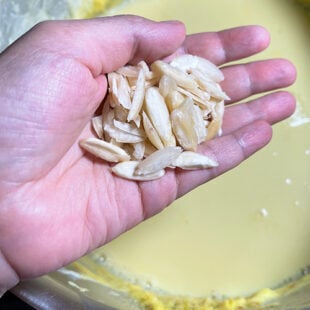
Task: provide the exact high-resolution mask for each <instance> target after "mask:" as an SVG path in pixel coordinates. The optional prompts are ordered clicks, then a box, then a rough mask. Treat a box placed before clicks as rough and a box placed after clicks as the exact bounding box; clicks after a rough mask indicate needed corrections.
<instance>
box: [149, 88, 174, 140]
mask: <svg viewBox="0 0 310 310" xmlns="http://www.w3.org/2000/svg"><path fill="white" fill-rule="evenodd" d="M145 111H146V113H147V115H148V117H149V119H150V120H151V122H152V124H153V126H154V127H155V129H156V131H157V133H158V135H159V137H160V139H161V141H162V143H163V144H164V146H175V145H176V140H175V137H174V135H173V134H172V128H171V123H170V117H169V111H168V108H167V106H166V103H165V100H164V98H163V97H162V95H161V94H160V92H159V90H158V88H157V87H150V88H148V89H147V90H146V93H145Z"/></svg>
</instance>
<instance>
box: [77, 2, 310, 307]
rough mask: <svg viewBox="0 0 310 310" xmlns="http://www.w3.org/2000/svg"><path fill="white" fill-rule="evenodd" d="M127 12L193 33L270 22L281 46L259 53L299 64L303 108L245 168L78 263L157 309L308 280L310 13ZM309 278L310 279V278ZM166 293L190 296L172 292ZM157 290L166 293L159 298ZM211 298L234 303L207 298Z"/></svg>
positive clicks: (249, 6) (230, 8)
mask: <svg viewBox="0 0 310 310" xmlns="http://www.w3.org/2000/svg"><path fill="white" fill-rule="evenodd" d="M119 13H121V14H123V13H131V14H138V15H142V16H145V17H149V18H152V19H156V20H165V19H179V20H182V21H183V22H185V24H186V26H187V30H188V32H189V33H193V32H201V31H208V30H210V31H214V30H220V29H223V28H230V27H235V26H239V25H246V24H260V25H263V26H265V27H266V28H267V29H268V30H269V31H270V32H271V37H272V43H271V47H270V48H269V49H268V51H266V52H264V53H263V54H262V55H259V58H269V57H285V58H289V59H290V60H292V61H293V62H294V63H295V65H296V67H297V71H298V79H297V83H296V84H295V85H294V86H293V87H292V88H291V91H292V92H293V93H294V95H295V96H296V98H297V100H298V108H297V111H296V113H295V115H294V116H293V117H291V118H290V119H289V120H287V121H285V122H283V123H281V124H279V125H276V126H275V128H274V138H273V141H272V143H271V144H270V145H269V146H268V147H267V148H265V149H264V150H263V151H261V152H259V153H258V154H257V155H255V156H254V157H253V158H251V159H249V160H248V161H246V162H245V163H244V164H243V165H242V166H240V167H238V168H237V169H235V170H233V171H231V172H229V173H227V174H226V175H224V176H222V177H220V178H218V179H216V180H214V181H212V182H209V183H207V184H205V185H203V186H201V187H200V188H198V189H197V190H195V191H194V192H192V193H190V194H189V195H187V196H185V197H184V198H182V199H180V200H179V201H177V202H176V203H174V205H173V206H171V207H169V208H168V209H167V210H165V211H164V212H162V213H161V214H159V215H158V216H156V217H154V218H152V219H150V220H148V221H146V222H144V223H142V224H141V225H139V226H138V227H136V228H135V229H133V230H131V231H130V232H128V233H126V234H124V235H122V236H121V237H119V238H118V239H116V240H115V241H113V242H111V243H110V244H108V245H106V246H104V247H103V248H101V249H99V250H98V251H96V252H95V253H94V254H92V255H90V256H88V257H87V258H86V259H84V261H83V263H81V264H80V265H79V263H77V264H74V265H72V267H71V268H73V269H74V270H75V271H79V272H82V271H83V272H84V273H85V274H88V276H90V277H91V278H96V281H98V282H101V283H105V284H106V285H110V286H112V287H114V288H118V289H122V290H126V289H127V290H129V291H130V292H131V294H132V295H134V296H135V298H137V299H138V300H139V301H141V302H142V303H143V304H144V305H149V306H150V305H151V306H150V308H147V309H198V305H200V307H201V308H203V309H211V307H213V306H214V307H215V304H217V305H218V307H219V309H236V308H237V307H238V306H242V307H246V306H248V307H249V306H252V307H254V306H255V305H257V303H259V302H261V301H263V300H267V299H270V298H271V299H272V298H274V297H277V296H278V295H279V294H282V293H283V292H284V291H283V290H282V291H273V290H269V289H266V288H270V289H274V288H276V287H278V286H281V285H282V284H284V283H287V282H288V281H290V280H291V279H292V277H294V279H295V278H296V277H300V276H301V275H302V274H303V270H305V268H306V267H307V266H308V265H310V225H309V220H310V177H309V175H310V139H309V133H310V130H309V128H310V127H309V123H310V88H309V78H310V73H309V68H310V57H309V51H310V36H309V30H310V19H309V18H308V17H307V14H306V12H305V11H304V10H303V9H302V8H301V7H299V6H298V5H297V4H296V2H294V1H281V0H234V1H232V0H220V1H219V0H218V1H211V0H210V1H207V0H190V1H189V0H188V1H187V0H148V1H145V0H144V1H143V0H136V1H125V3H124V4H122V5H121V6H120V7H118V8H117V9H114V10H112V11H110V13H109V14H119ZM100 257H101V258H104V262H103V266H104V267H105V268H107V270H110V271H111V272H112V274H114V275H117V276H120V277H121V278H123V279H126V280H128V281H129V282H130V283H134V284H139V285H141V286H142V287H144V288H146V289H147V290H149V291H150V292H155V293H157V295H156V294H153V293H149V292H145V291H144V290H142V289H141V288H140V287H139V286H136V285H131V284H126V282H122V281H121V280H119V279H117V278H115V277H114V276H113V275H108V273H107V271H106V269H104V268H103V267H102V265H100V264H99V263H98V259H99V258H100ZM94 262H96V264H95V265H93V264H94ZM83 264H84V265H83ZM82 266H86V267H87V266H92V267H89V268H90V269H89V270H87V268H86V269H85V268H84V267H83V268H82ZM81 268H82V269H81ZM92 268H93V270H95V271H92V272H91V271H90V270H92ZM107 278H108V279H109V280H108V281H106V279H107ZM307 281H309V279H308V278H307V277H305V278H304V281H303V282H300V283H302V284H304V283H307ZM109 283H110V284H109ZM300 283H299V285H301V284H300ZM296 285H297V284H296ZM263 289H265V290H263ZM262 290H263V291H262ZM286 290H287V287H286V289H285V292H286ZM162 291H163V292H165V293H167V294H168V295H175V296H176V295H179V296H186V297H187V299H175V298H174V299H171V298H170V297H169V296H168V297H163V296H161V294H160V292H162ZM137 292H138V293H137ZM256 292H260V293H258V294H256V295H255V293H256ZM253 294H254V295H253ZM251 295H253V296H254V297H252V299H251V298H249V299H248V300H246V299H245V298H243V297H246V296H251ZM156 296H157V297H158V296H161V297H160V298H159V300H160V302H159V303H157V301H158V298H157V297H156ZM199 297H202V299H200V298H199ZM206 297H208V298H215V299H218V298H224V297H225V298H226V297H227V298H230V299H229V301H226V302H221V303H220V302H216V301H211V300H210V299H209V300H208V302H206V299H205V298H206ZM190 298H197V299H190ZM225 298H224V299H225ZM189 300H190V301H189ZM253 300H254V301H253ZM176 302H177V303H179V305H180V308H177V306H176ZM251 302H252V303H251ZM190 305H191V306H190ZM208 307H209V308H208Z"/></svg>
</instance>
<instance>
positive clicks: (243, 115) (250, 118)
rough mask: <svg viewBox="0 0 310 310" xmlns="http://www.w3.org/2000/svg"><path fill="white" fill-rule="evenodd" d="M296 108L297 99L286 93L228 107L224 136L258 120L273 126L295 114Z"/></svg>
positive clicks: (269, 95)
mask: <svg viewBox="0 0 310 310" xmlns="http://www.w3.org/2000/svg"><path fill="white" fill-rule="evenodd" d="M295 106H296V100H295V97H294V96H293V95H291V94H290V93H289V92H285V91H279V92H275V93H272V94H267V95H265V96H263V97H260V98H258V99H254V100H252V101H250V102H246V103H241V104H238V105H232V106H228V107H226V110H225V113H224V120H223V126H222V130H223V135H226V134H230V133H232V132H234V131H235V130H237V129H239V128H241V127H244V126H246V125H248V124H251V123H252V122H255V121H258V120H264V121H266V122H268V123H269V124H271V125H272V124H275V123H277V122H279V121H282V120H284V119H286V118H287V117H289V116H290V115H291V114H292V113H293V112H294V110H295Z"/></svg>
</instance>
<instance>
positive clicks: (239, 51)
mask: <svg viewBox="0 0 310 310" xmlns="http://www.w3.org/2000/svg"><path fill="white" fill-rule="evenodd" d="M269 42H270V37H269V33H268V31H267V30H266V29H265V28H263V27H261V26H242V27H236V28H231V29H226V30H223V31H219V32H205V33H198V34H192V35H189V36H187V38H186V40H185V41H184V43H183V45H182V47H181V48H180V49H179V51H178V52H177V53H180V54H181V53H189V54H194V55H197V56H201V57H204V58H207V59H209V60H210V61H212V62H213V63H215V64H216V65H222V64H224V63H227V62H230V61H233V60H238V59H242V58H245V57H248V56H251V55H253V54H256V53H258V52H260V51H262V50H264V49H265V48H266V47H268V45H269Z"/></svg>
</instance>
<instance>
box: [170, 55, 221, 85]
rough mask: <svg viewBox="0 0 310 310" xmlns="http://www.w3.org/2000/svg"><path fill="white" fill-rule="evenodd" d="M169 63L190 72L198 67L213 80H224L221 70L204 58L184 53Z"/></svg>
mask: <svg viewBox="0 0 310 310" xmlns="http://www.w3.org/2000/svg"><path fill="white" fill-rule="evenodd" d="M170 65H171V66H172V67H175V68H178V69H180V70H181V71H183V72H187V73H191V72H192V70H193V69H198V70H200V71H201V72H202V73H203V74H205V75H207V76H209V77H210V78H211V79H212V80H213V81H215V82H221V81H223V80H224V75H223V73H222V71H221V70H220V69H219V68H218V67H217V66H216V65H214V64H213V63H212V62H210V61H209V60H207V59H205V58H202V57H198V56H195V55H189V54H186V55H181V56H178V57H176V58H174V59H173V60H172V61H171V62H170Z"/></svg>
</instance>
